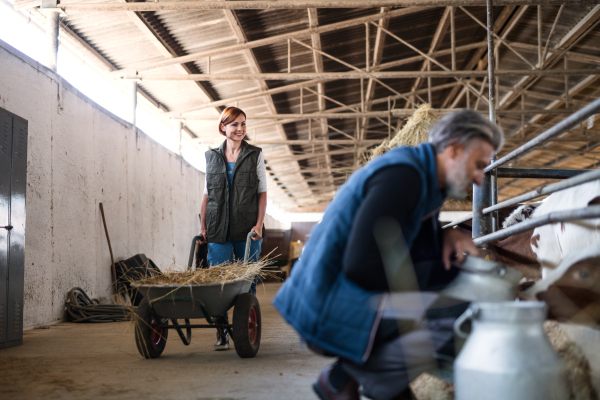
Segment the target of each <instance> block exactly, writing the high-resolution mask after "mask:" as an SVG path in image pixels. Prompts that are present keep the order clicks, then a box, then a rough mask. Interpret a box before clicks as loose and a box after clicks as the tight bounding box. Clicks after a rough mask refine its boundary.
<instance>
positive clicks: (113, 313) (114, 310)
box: [67, 288, 135, 322]
mask: <svg viewBox="0 0 600 400" xmlns="http://www.w3.org/2000/svg"><path fill="white" fill-rule="evenodd" d="M67 311H68V312H69V320H70V321H72V322H113V321H114V322H119V321H129V320H130V319H131V314H132V313H133V312H135V307H134V306H122V305H117V304H100V302H99V301H98V299H90V297H89V296H88V295H87V293H86V292H85V291H84V290H83V289H81V288H73V289H71V291H70V292H69V295H68V297H67Z"/></svg>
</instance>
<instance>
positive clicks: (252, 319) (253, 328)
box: [248, 307, 258, 344]
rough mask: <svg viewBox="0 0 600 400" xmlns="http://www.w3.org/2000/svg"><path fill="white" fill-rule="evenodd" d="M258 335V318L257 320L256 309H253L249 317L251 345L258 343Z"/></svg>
mask: <svg viewBox="0 0 600 400" xmlns="http://www.w3.org/2000/svg"><path fill="white" fill-rule="evenodd" d="M257 334H258V318H256V309H255V308H254V307H252V308H251V309H250V315H249V316H248V336H249V339H250V344H254V342H256V336H257Z"/></svg>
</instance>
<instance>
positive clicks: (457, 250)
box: [442, 228, 479, 270]
mask: <svg viewBox="0 0 600 400" xmlns="http://www.w3.org/2000/svg"><path fill="white" fill-rule="evenodd" d="M463 253H467V254H470V255H473V256H477V255H478V254H479V249H478V248H477V246H475V245H474V244H473V239H471V238H470V237H468V236H467V235H465V234H464V233H462V232H460V231H459V230H456V229H452V228H449V229H444V248H443V251H442V261H443V262H444V268H446V269H447V270H450V257H451V256H452V254H456V261H457V262H458V263H459V264H460V263H462V262H463V261H464V260H465V256H464V254H463Z"/></svg>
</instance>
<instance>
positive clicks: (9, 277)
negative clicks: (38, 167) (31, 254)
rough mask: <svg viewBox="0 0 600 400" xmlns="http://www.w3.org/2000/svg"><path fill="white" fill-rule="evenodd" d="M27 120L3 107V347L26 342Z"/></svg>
mask: <svg viewBox="0 0 600 400" xmlns="http://www.w3.org/2000/svg"><path fill="white" fill-rule="evenodd" d="M26 177H27V121H26V120H24V119H23V118H20V117H18V116H16V115H14V114H12V113H9V112H8V111H6V110H3V109H1V108H0V348H4V347H11V346H18V345H20V344H23V291H24V272H25V191H26Z"/></svg>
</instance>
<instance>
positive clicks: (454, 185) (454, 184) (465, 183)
mask: <svg viewBox="0 0 600 400" xmlns="http://www.w3.org/2000/svg"><path fill="white" fill-rule="evenodd" d="M467 161H468V157H466V156H465V157H463V159H462V160H460V161H459V162H458V163H457V164H456V165H455V166H454V168H453V169H452V171H450V172H449V173H448V176H447V178H446V194H447V196H448V198H450V199H454V200H462V199H464V198H465V196H466V195H467V193H468V191H469V186H470V185H469V183H470V181H469V179H468V178H467Z"/></svg>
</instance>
